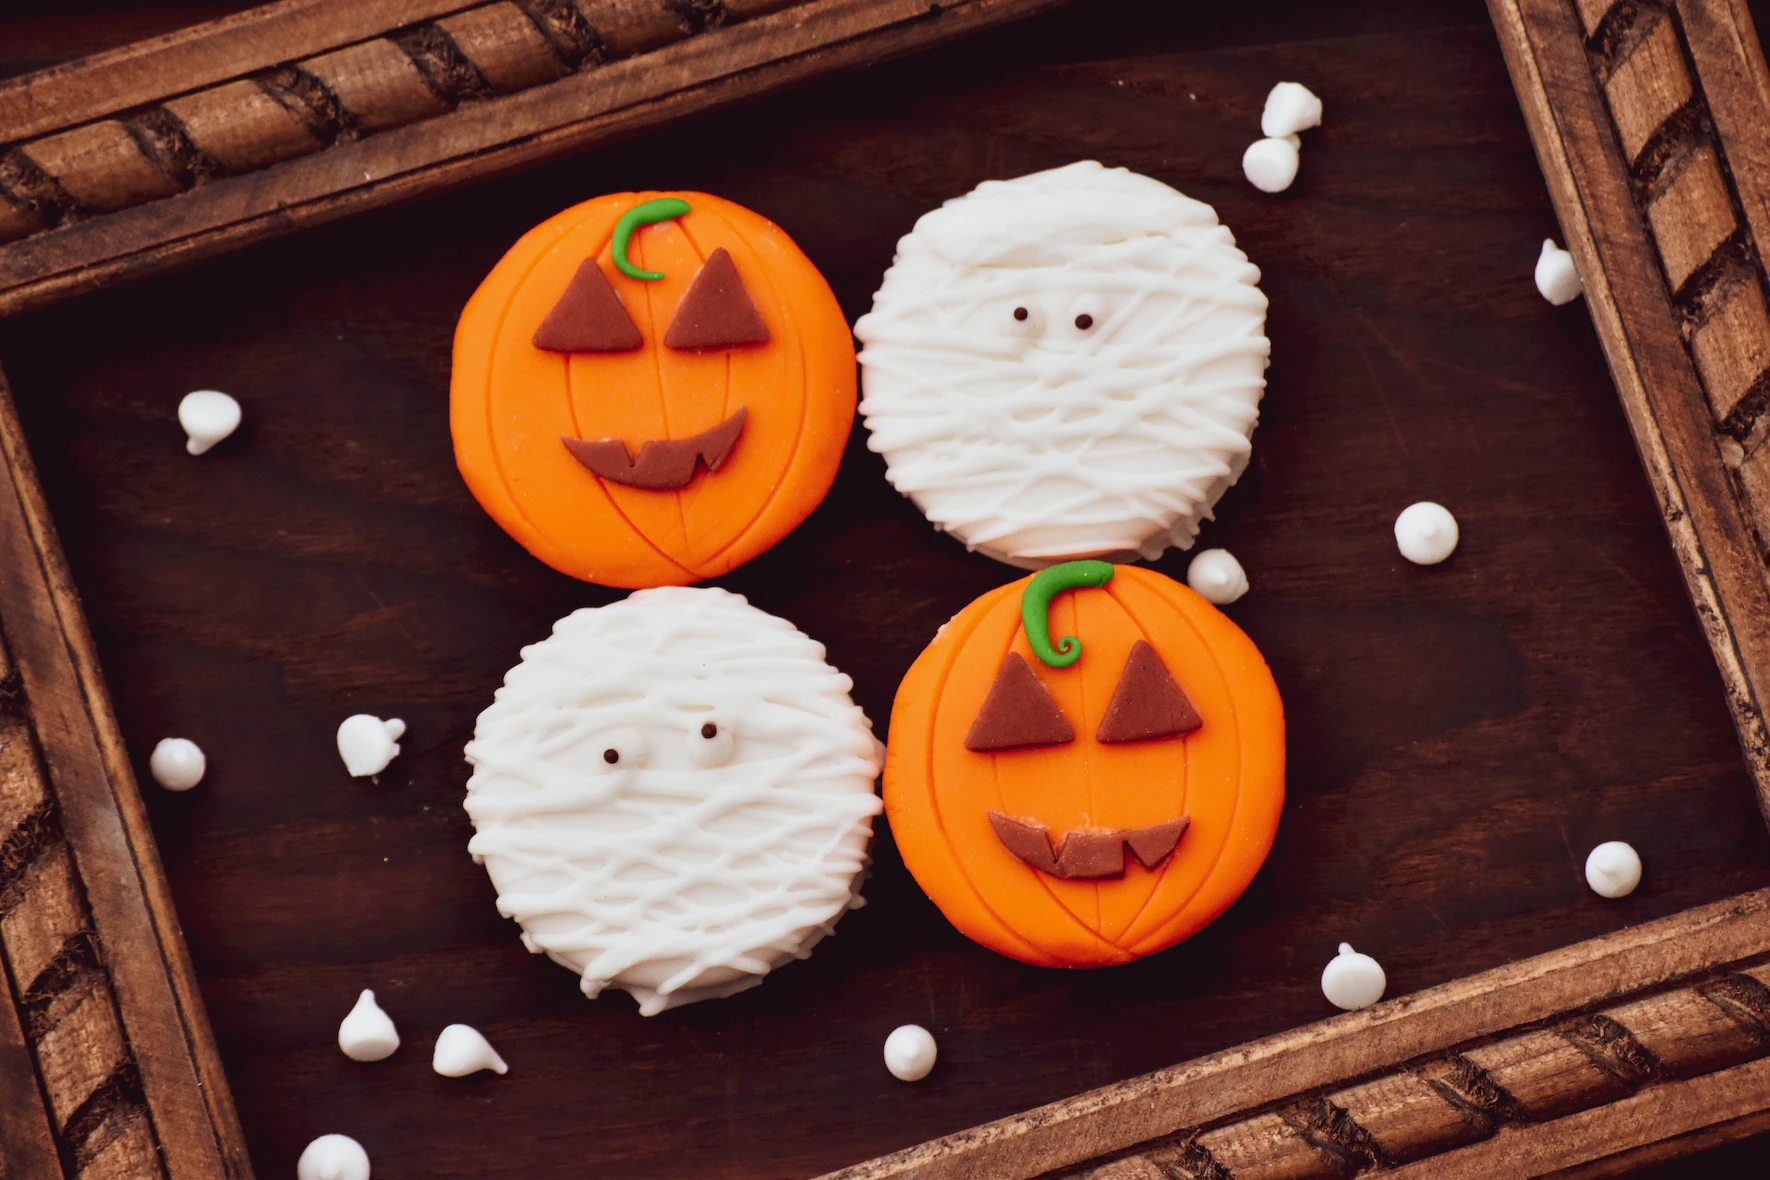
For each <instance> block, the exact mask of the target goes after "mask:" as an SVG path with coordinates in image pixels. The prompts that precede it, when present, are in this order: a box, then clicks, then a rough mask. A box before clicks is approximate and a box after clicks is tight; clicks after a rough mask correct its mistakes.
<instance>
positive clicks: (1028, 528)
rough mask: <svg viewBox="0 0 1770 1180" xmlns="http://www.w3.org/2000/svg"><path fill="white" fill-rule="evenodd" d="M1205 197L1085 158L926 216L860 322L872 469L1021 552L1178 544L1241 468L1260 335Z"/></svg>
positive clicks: (1239, 264) (1011, 555) (956, 528)
mask: <svg viewBox="0 0 1770 1180" xmlns="http://www.w3.org/2000/svg"><path fill="white" fill-rule="evenodd" d="M1259 280H1260V272H1259V270H1258V268H1256V267H1255V266H1254V265H1253V264H1251V263H1250V262H1249V261H1248V260H1247V257H1246V256H1245V255H1243V254H1242V252H1241V251H1240V250H1238V249H1236V246H1235V239H1234V237H1233V236H1232V235H1231V234H1230V232H1229V230H1228V229H1226V228H1225V227H1224V226H1222V225H1220V224H1219V223H1218V221H1217V214H1216V212H1215V211H1214V210H1213V209H1212V208H1211V207H1210V206H1209V205H1206V204H1203V203H1202V202H1199V201H1195V200H1192V199H1191V198H1190V197H1186V196H1183V195H1182V194H1180V193H1178V192H1176V191H1175V190H1173V189H1171V188H1169V187H1168V186H1167V185H1165V184H1162V183H1161V182H1160V181H1157V180H1152V179H1151V178H1149V177H1147V176H1140V175H1138V174H1137V173H1134V172H1129V171H1126V170H1125V169H1123V168H1104V167H1102V166H1101V165H1099V164H1097V163H1094V162H1092V161H1087V162H1083V163H1078V164H1070V165H1068V166H1067V167H1064V168H1055V169H1052V170H1051V171H1049V172H1037V173H1034V174H1033V175H1031V176H1022V177H1020V178H1019V179H1018V180H1007V181H993V180H992V181H986V182H985V183H983V184H981V185H979V186H978V187H977V188H976V189H974V190H972V191H971V192H970V193H968V194H966V195H965V196H963V197H958V198H956V199H954V200H951V201H948V202H947V203H946V204H945V205H942V206H941V207H940V208H939V209H936V210H934V211H933V212H931V213H928V214H926V215H925V216H923V217H922V218H921V220H919V221H918V222H916V226H915V228H914V229H913V230H911V231H910V233H909V234H908V235H906V236H905V237H904V238H903V239H902V240H901V241H900V242H898V244H897V257H896V259H895V260H894V261H893V263H892V265H891V269H890V270H888V271H887V272H886V273H885V281H884V283H883V285H882V286H881V287H880V288H879V292H878V294H877V295H875V296H874V297H873V309H872V311H871V312H869V313H868V314H867V315H864V316H862V317H861V318H860V321H859V322H858V323H857V324H855V327H854V334H855V335H856V336H857V337H859V338H860V340H861V342H862V343H863V345H864V347H863V348H862V350H861V353H860V367H861V387H862V391H863V394H864V396H863V397H862V399H861V402H860V410H861V413H862V414H863V415H864V416H865V419H866V424H867V429H868V430H869V431H870V432H871V438H870V439H869V440H868V443H867V445H868V446H869V447H871V448H872V449H873V450H875V451H877V452H879V453H880V454H882V455H884V456H885V465H886V474H887V476H888V477H889V478H890V480H891V482H892V484H893V485H894V486H895V487H896V488H897V490H898V491H900V492H902V493H903V494H904V495H906V496H908V497H910V499H912V500H913V501H915V503H916V505H917V507H919V508H920V509H921V510H922V512H923V513H924V514H925V515H926V516H927V517H928V519H929V520H930V521H931V522H933V524H934V526H935V527H936V528H939V529H943V530H945V531H946V532H949V533H951V534H953V536H955V537H957V538H958V539H959V540H961V541H963V542H964V543H965V544H966V546H967V547H969V548H972V549H980V550H982V551H983V552H985V553H987V554H989V555H990V556H991V557H994V558H997V559H998V560H1001V561H1005V562H1008V563H1009V564H1011V565H1017V566H1020V567H1022V568H1029V569H1030V568H1037V567H1040V566H1045V565H1050V564H1053V563H1056V562H1060V561H1071V560H1074V559H1077V558H1084V557H1109V558H1121V559H1132V558H1136V557H1139V556H1141V557H1148V558H1153V557H1156V556H1157V555H1159V554H1160V553H1161V552H1162V550H1164V549H1166V548H1167V547H1168V546H1170V545H1177V546H1180V547H1181V548H1187V547H1189V546H1190V545H1191V544H1192V542H1193V539H1194V538H1195V537H1196V536H1197V535H1198V527H1199V523H1200V522H1201V521H1202V520H1206V519H1209V517H1210V514H1211V509H1212V507H1213V506H1214V505H1215V504H1216V503H1217V499H1218V497H1220V496H1221V495H1222V494H1223V492H1224V491H1225V490H1226V489H1227V488H1228V487H1229V486H1230V485H1231V484H1233V483H1234V482H1235V481H1236V479H1237V478H1238V477H1240V475H1241V473H1242V470H1243V469H1244V468H1245V467H1246V466H1247V462H1248V450H1249V436H1250V435H1251V434H1252V433H1253V429H1254V424H1255V422H1256V420H1257V419H1258V417H1259V404H1260V394H1261V392H1262V390H1264V388H1265V386H1266V378H1265V372H1266V361H1267V355H1268V353H1269V351H1270V346H1269V344H1268V343H1267V340H1266V336H1265V324H1266V297H1265V296H1264V295H1263V294H1261V292H1260V289H1259V287H1258V286H1257V284H1258V283H1259Z"/></svg>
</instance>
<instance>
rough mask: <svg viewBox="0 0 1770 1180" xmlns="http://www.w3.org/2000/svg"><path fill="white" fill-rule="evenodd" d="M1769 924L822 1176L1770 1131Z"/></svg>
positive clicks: (1556, 1155) (1561, 1158)
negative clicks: (1765, 1116)
mask: <svg viewBox="0 0 1770 1180" xmlns="http://www.w3.org/2000/svg"><path fill="white" fill-rule="evenodd" d="M1767 907H1770V891H1762V892H1760V893H1756V894H1747V895H1744V896H1741V897H1738V898H1734V899H1732V900H1730V901H1727V902H1719V903H1716V904H1714V905H1712V906H1705V907H1701V908H1699V909H1695V910H1690V911H1686V912H1685V913H1683V914H1680V915H1676V916H1675V917H1672V918H1668V919H1662V920H1661V921H1659V922H1653V923H1649V924H1647V925H1645V926H1640V927H1635V928H1634V929H1631V930H1624V931H1620V932H1618V933H1617V934H1614V935H1609V936H1606V937H1605V938H1600V939H1595V940H1592V941H1591V942H1587V943H1581V944H1576V945H1574V946H1569V947H1565V948H1563V949H1561V950H1558V951H1553V952H1551V953H1549V954H1547V955H1542V956H1538V957H1537V958H1535V959H1528V960H1524V961H1522V962H1519V963H1514V964H1511V965H1509V966H1507V967H1503V968H1499V969H1497V970H1495V971H1490V972H1485V973H1483V974H1481V975H1478V976H1472V977H1470V978H1468V979H1462V980H1457V981H1455V982H1453V983H1449V984H1445V985H1442V986H1440V987H1437V988H1433V989H1430V990H1428V991H1425V992H1420V993H1416V994H1415V995H1412V996H1408V997H1402V998H1398V999H1395V1000H1388V1001H1384V1002H1383V1003H1381V1004H1379V1005H1377V1006H1375V1007H1373V1008H1369V1009H1366V1010H1364V1011H1362V1012H1356V1013H1349V1014H1346V1015H1343V1016H1339V1017H1335V1018H1334V1019H1332V1020H1327V1021H1323V1022H1321V1023H1319V1024H1315V1025H1311V1026H1308V1027H1306V1028H1300V1029H1297V1030H1295V1031H1293V1032H1289V1033H1283V1034H1280V1035H1278V1036H1275V1037H1269V1038H1267V1039H1265V1040H1263V1041H1255V1042H1251V1043H1249V1044H1246V1045H1241V1046H1238V1047H1237V1048H1235V1049H1231V1050H1227V1051H1225V1052H1223V1053H1219V1054H1216V1055H1214V1056H1211V1057H1206V1058H1201V1059H1199V1060H1196V1061H1191V1062H1187V1063H1184V1064H1182V1065H1177V1066H1174V1067H1172V1068H1171V1069H1167V1070H1163V1071H1160V1072H1158V1073H1155V1074H1150V1075H1147V1076H1145V1077H1141V1078H1136V1079H1133V1080H1131V1081H1127V1082H1123V1083H1120V1084H1119V1085H1117V1086H1110V1087H1107V1088H1105V1089H1102V1090H1097V1091H1094V1092H1092V1093H1089V1094H1083V1095H1079V1096H1078V1097H1076V1098H1072V1099H1069V1100H1068V1101H1066V1102H1061V1103H1056V1104H1053V1105H1051V1106H1048V1107H1044V1108H1041V1109H1038V1110H1034V1111H1029V1112H1028V1113H1026V1114H1024V1115H1020V1116H1018V1117H1016V1118H1013V1119H1006V1120H1003V1121H1001V1122H999V1123H992V1124H989V1125H987V1126H982V1127H977V1128H974V1129H972V1130H970V1131H965V1132H961V1133H960V1134H957V1135H953V1136H950V1137H948V1138H946V1139H942V1140H936V1141H934V1142H931V1143H926V1144H923V1145H921V1146H920V1147H915V1148H911V1149H909V1150H908V1151H903V1152H899V1153H897V1154H895V1155H890V1156H885V1157H882V1158H880V1159H877V1160H873V1161H871V1162H869V1163H866V1164H861V1165H858V1166H856V1167H853V1168H847V1169H844V1170H843V1171H841V1172H837V1173H834V1174H832V1175H831V1176H830V1177H827V1178H826V1180H904V1178H908V1177H915V1178H916V1180H947V1178H949V1177H950V1178H953V1180H958V1178H961V1177H962V1178H965V1180H979V1178H984V1180H1030V1178H1031V1177H1035V1176H1040V1177H1050V1178H1052V1180H1056V1178H1061V1180H1281V1178H1283V1180H1315V1178H1325V1177H1344V1176H1352V1175H1366V1174H1369V1175H1385V1176H1395V1177H1409V1178H1411V1177H1415V1176H1419V1177H1422V1178H1424V1177H1432V1178H1434V1180H1442V1178H1445V1177H1458V1176H1468V1177H1471V1180H1478V1178H1489V1177H1493V1176H1525V1175H1530V1176H1535V1175H1542V1174H1545V1173H1548V1172H1552V1171H1557V1170H1558V1169H1563V1168H1568V1167H1571V1166H1576V1165H1582V1164H1586V1163H1588V1162H1590V1161H1594V1160H1606V1157H1608V1160H1607V1162H1609V1163H1616V1162H1619V1161H1621V1162H1625V1163H1626V1161H1627V1160H1628V1157H1629V1155H1630V1153H1632V1152H1634V1151H1635V1150H1636V1149H1639V1148H1648V1149H1653V1148H1654V1146H1655V1145H1657V1144H1663V1143H1664V1142H1666V1141H1668V1140H1674V1139H1677V1138H1679V1137H1682V1136H1689V1135H1691V1134H1692V1133H1701V1132H1703V1131H1705V1129H1707V1128H1710V1127H1714V1126H1717V1125H1723V1124H1724V1125H1726V1126H1727V1127H1729V1128H1733V1129H1737V1128H1740V1127H1751V1126H1756V1125H1757V1124H1756V1123H1755V1122H1754V1121H1753V1120H1754V1119H1756V1118H1757V1117H1759V1116H1760V1115H1761V1112H1762V1111H1763V1109H1764V1106H1765V1102H1766V1095H1767V1094H1770V908H1767ZM1697 964H1700V965H1701V966H1700V969H1698V970H1691V968H1692V966H1694V965H1697ZM1520 1017H1524V1018H1525V1019H1522V1020H1520V1019H1519V1018H1520ZM1504 1020H1517V1021H1518V1023H1516V1024H1513V1025H1512V1026H1510V1027H1500V1026H1499V1025H1500V1022H1501V1021H1504Z"/></svg>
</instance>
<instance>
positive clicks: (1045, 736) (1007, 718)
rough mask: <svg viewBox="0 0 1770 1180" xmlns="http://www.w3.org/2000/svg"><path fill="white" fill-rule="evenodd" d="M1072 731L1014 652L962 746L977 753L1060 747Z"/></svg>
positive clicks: (1073, 734)
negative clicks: (1028, 747)
mask: <svg viewBox="0 0 1770 1180" xmlns="http://www.w3.org/2000/svg"><path fill="white" fill-rule="evenodd" d="M1075 739H1076V731H1075V729H1074V727H1073V726H1071V725H1070V723H1069V718H1067V717H1065V716H1064V715H1063V710H1062V709H1059V708H1058V707H1057V702H1056V701H1054V700H1052V699H1051V690H1050V689H1048V688H1046V687H1045V685H1044V683H1043V682H1042V681H1041V680H1040V679H1039V678H1038V676H1037V675H1035V674H1034V673H1033V670H1032V668H1031V667H1030V666H1029V665H1028V664H1027V662H1026V660H1025V659H1024V658H1023V657H1022V656H1021V655H1020V653H1018V652H1009V653H1008V654H1007V656H1005V657H1004V658H1003V660H1002V667H1001V669H1000V670H999V671H997V673H996V680H995V683H994V684H992V685H990V689H989V693H988V695H986V696H985V697H984V698H983V704H982V705H980V706H979V707H978V709H977V717H976V719H975V720H973V721H972V722H971V729H970V731H969V732H967V733H966V734H965V748H966V749H967V750H975V751H977V752H978V753H980V754H983V753H988V752H990V751H991V750H1014V749H1019V748H1021V747H1023V746H1060V745H1063V744H1064V743H1065V742H1073V741H1075Z"/></svg>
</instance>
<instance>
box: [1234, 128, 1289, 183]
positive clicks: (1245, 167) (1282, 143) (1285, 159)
mask: <svg viewBox="0 0 1770 1180" xmlns="http://www.w3.org/2000/svg"><path fill="white" fill-rule="evenodd" d="M1301 146H1302V141H1301V140H1299V139H1298V138H1297V137H1296V136H1295V135H1287V136H1275V137H1268V138H1266V139H1256V140H1255V141H1254V142H1253V143H1250V144H1249V145H1248V150H1247V151H1245V152H1243V153H1242V154H1241V173H1242V175H1243V176H1245V177H1247V178H1248V183H1249V184H1251V185H1253V186H1254V187H1255V188H1257V189H1259V190H1260V191H1261V192H1263V193H1282V192H1283V191H1284V190H1285V189H1287V188H1290V187H1291V182H1292V181H1294V180H1296V179H1297V169H1298V168H1299V167H1301V166H1302V163H1303V155H1302V153H1301V152H1299V151H1298V150H1297V149H1298V148H1299V147H1301Z"/></svg>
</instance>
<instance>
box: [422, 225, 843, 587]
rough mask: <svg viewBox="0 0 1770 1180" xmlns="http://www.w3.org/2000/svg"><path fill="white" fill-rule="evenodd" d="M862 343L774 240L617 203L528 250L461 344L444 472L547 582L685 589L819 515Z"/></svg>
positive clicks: (475, 311)
mask: <svg viewBox="0 0 1770 1180" xmlns="http://www.w3.org/2000/svg"><path fill="white" fill-rule="evenodd" d="M854 402H855V369H854V341H853V338H852V337H851V336H850V335H849V332H848V324H847V321H846V320H845V319H844V318H843V316H842V310H841V308H840V307H838V306H837V304H836V298H835V296H834V295H833V294H831V292H830V288H829V284H827V283H825V282H824V279H823V276H822V275H820V274H818V272H817V269H816V268H815V267H814V266H812V265H811V262H810V260H809V259H807V258H806V257H805V255H804V254H803V253H801V252H800V250H799V248H798V247H797V246H795V245H794V244H793V242H792V240H791V239H789V238H788V237H787V235H786V234H784V233H782V232H781V230H780V229H779V228H777V227H776V226H774V225H773V224H772V223H770V222H768V221H766V220H765V219H763V218H762V217H760V216H758V215H757V214H755V213H752V212H750V211H749V210H748V209H745V208H743V207H742V206H739V205H734V204H732V203H731V202H730V201H726V200H721V199H720V198H718V197H713V196H708V195H707V194H705V193H617V194H615V195H613V196H607V197H598V198H597V199H595V200H593V201H586V202H584V203H583V204H582V205H578V206H575V207H573V208H571V209H567V210H566V211H565V212H564V213H561V214H559V215H558V216H557V217H553V218H551V219H549V220H547V221H545V222H543V223H542V224H540V225H538V226H536V227H535V228H534V229H532V230H530V231H529V232H528V233H527V234H525V235H523V237H522V240H521V241H519V242H517V243H516V245H515V246H514V247H512V248H511V250H510V252H509V253H508V254H506V255H505V256H504V257H503V259H502V260H501V261H500V262H499V263H498V265H497V266H495V267H494V268H492V273H491V274H490V275H488V276H486V280H485V282H484V283H482V284H480V288H479V290H477V291H475V292H474V294H473V298H472V299H470V300H468V302H467V308H466V310H465V311H463V312H462V313H461V322H460V325H459V326H458V327H457V328H456V331H455V362H454V376H453V380H452V382H451V387H450V406H449V413H450V426H451V429H452V431H453V434H454V439H455V461H456V463H457V464H458V465H459V466H460V469H461V474H462V476H463V478H465V479H466V481H467V486H468V487H469V488H471V489H472V491H473V494H474V496H475V497H476V498H478V500H479V502H480V504H481V506H483V507H484V508H485V510H486V511H487V512H488V513H490V514H491V516H492V518H493V519H494V520H496V521H497V522H498V523H499V524H500V525H502V526H503V527H504V529H505V531H506V532H508V533H509V534H510V535H511V536H513V537H515V538H516V539H517V540H518V541H520V542H522V544H523V545H524V546H525V547H526V548H527V549H528V551H529V552H530V553H533V554H534V555H535V556H536V557H538V558H540V559H541V560H542V561H544V562H546V563H547V564H548V565H550V566H552V567H553V568H555V569H557V570H560V571H561V572H563V573H567V574H571V575H572V576H573V577H577V578H583V579H584V580H586V581H590V582H599V583H602V584H603V585H606V586H624V587H641V586H664V585H682V584H686V583H689V582H698V581H700V580H701V579H703V578H710V577H713V576H714V575H716V574H722V573H724V572H726V571H727V570H729V569H732V568H733V567H735V566H738V565H741V564H742V563H744V562H746V561H748V560H749V559H750V558H752V557H754V556H756V555H757V554H758V553H761V552H762V551H763V550H764V549H767V548H768V547H769V546H770V545H773V544H774V543H775V542H776V541H778V540H780V539H781V538H782V537H783V536H785V535H786V534H787V533H788V532H790V531H791V530H792V529H793V527H794V526H795V525H797V524H798V523H799V522H800V521H801V520H804V519H805V517H806V515H807V514H808V513H810V512H811V510H812V509H813V508H815V507H817V504H818V502H819V501H820V500H822V499H823V497H824V493H825V492H827V491H828V490H829V487H830V481H831V480H833V479H834V478H835V476H836V467H837V464H838V463H839V462H840V461H841V458H842V449H843V446H844V444H845V443H846V442H847V440H848V430H849V427H850V426H851V425H852V424H853V421H854Z"/></svg>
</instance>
